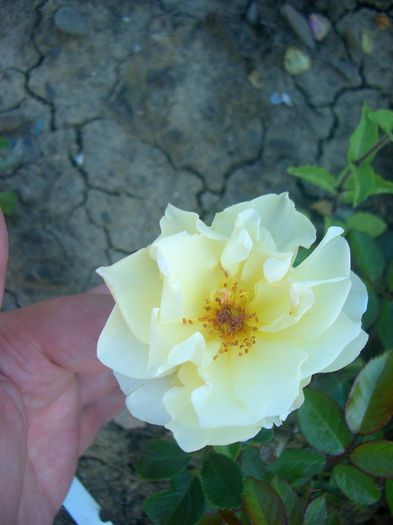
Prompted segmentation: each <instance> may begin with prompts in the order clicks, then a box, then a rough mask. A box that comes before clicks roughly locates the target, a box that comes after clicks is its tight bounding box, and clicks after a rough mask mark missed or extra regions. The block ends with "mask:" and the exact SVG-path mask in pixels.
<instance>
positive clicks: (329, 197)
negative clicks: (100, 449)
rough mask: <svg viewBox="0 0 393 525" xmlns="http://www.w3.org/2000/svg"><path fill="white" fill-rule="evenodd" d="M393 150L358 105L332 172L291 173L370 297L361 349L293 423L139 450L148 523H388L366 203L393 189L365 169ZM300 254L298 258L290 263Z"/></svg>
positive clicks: (383, 264) (383, 240) (388, 314)
mask: <svg viewBox="0 0 393 525" xmlns="http://www.w3.org/2000/svg"><path fill="white" fill-rule="evenodd" d="M391 141H393V112H392V111H390V110H387V109H379V110H377V111H372V110H371V109H370V108H369V107H368V106H367V105H365V106H364V107H363V110H362V115H361V119H360V122H359V125H358V126H357V127H356V129H355V130H354V132H353V134H352V135H351V137H350V139H349V145H348V152H347V156H346V164H345V165H344V163H345V159H343V169H342V170H341V171H340V173H338V174H335V173H331V172H329V171H328V170H326V169H325V168H323V167H320V166H310V165H307V166H300V167H296V168H295V167H292V168H290V169H289V173H290V174H291V175H293V176H295V177H297V178H298V179H300V180H301V181H303V182H306V183H308V184H312V185H314V186H316V187H318V188H319V189H322V190H324V191H325V192H326V197H324V199H323V200H322V201H321V200H319V201H318V202H317V203H314V204H313V205H312V206H311V212H312V213H314V212H317V213H318V214H319V219H320V220H321V217H322V218H323V221H324V225H325V227H326V228H327V227H330V226H331V225H341V226H342V227H343V228H344V230H345V235H346V236H347V238H348V241H349V244H350V247H351V256H352V266H353V268H354V270H355V271H356V272H357V273H358V274H359V276H360V277H361V279H362V280H363V281H364V282H365V284H366V286H367V290H368V295H369V301H368V307H367V312H366V313H365V315H364V317H363V327H364V328H367V330H368V332H369V333H370V339H369V343H368V346H367V348H366V349H365V350H364V351H363V352H362V354H361V356H360V357H359V358H357V359H356V360H355V361H354V362H353V363H352V364H351V365H349V366H347V367H345V368H344V369H342V370H339V371H337V372H334V373H330V374H318V375H317V376H316V377H314V378H313V383H312V387H307V388H306V389H305V391H304V396H305V400H304V403H303V405H302V406H301V407H300V408H299V410H298V412H297V417H296V416H290V417H289V418H288V420H287V421H286V422H285V423H284V425H283V427H282V428H280V429H277V430H267V429H262V430H261V431H260V432H259V433H258V434H257V435H256V436H255V437H254V438H252V439H250V440H249V441H248V442H246V443H234V444H232V445H225V446H215V447H211V448H210V449H208V450H206V451H201V452H197V453H195V454H193V455H191V454H186V453H184V452H183V451H182V450H180V449H179V447H178V446H177V445H176V444H175V443H172V442H169V441H164V440H156V441H153V442H151V443H148V444H147V445H146V447H145V448H144V450H143V452H142V457H141V459H140V461H139V463H138V466H137V473H138V474H139V475H140V476H142V477H144V478H145V479H151V480H155V479H157V480H163V479H164V480H165V479H168V481H167V483H168V488H167V489H166V490H164V491H162V492H159V493H158V494H156V495H154V496H151V497H150V498H148V499H147V500H146V502H145V505H144V508H145V512H146V513H147V515H148V517H149V518H150V520H151V521H152V522H153V523H157V524H160V525H175V524H176V525H182V524H184V525H194V524H197V525H226V524H229V525H281V524H288V525H324V524H325V525H341V524H342V523H344V522H345V523H346V522H347V521H348V508H352V509H356V510H357V511H360V510H359V509H361V508H362V507H364V506H368V508H367V509H366V512H367V516H368V517H367V519H369V521H370V523H371V522H372V523H374V522H375V523H376V522H377V520H378V519H379V518H381V523H382V522H383V523H385V522H386V523H388V522H389V520H391V517H393V442H392V436H393V435H392V431H393V426H392V416H393V350H392V349H393V233H391V232H389V231H388V228H387V223H388V222H389V217H388V216H387V214H385V216H379V215H378V214H377V212H376V211H375V210H378V209H381V210H384V208H383V207H380V208H378V206H377V201H376V199H374V200H373V202H372V204H371V205H370V206H368V205H367V199H368V198H369V197H371V196H376V195H380V194H384V193H386V194H389V193H390V194H393V182H392V181H390V180H385V179H384V178H383V177H381V176H380V175H378V174H377V173H376V172H375V169H374V165H373V163H374V160H375V158H376V156H377V155H378V153H379V151H380V150H381V149H382V148H383V147H384V146H385V145H386V144H388V143H389V142H391ZM1 144H2V143H1V140H0V147H1ZM3 147H6V146H3ZM347 204H348V205H352V207H350V206H348V205H347ZM357 206H360V208H359V210H356V211H355V210H353V208H356V207H357ZM370 210H373V213H371V211H370ZM309 252H310V250H306V249H301V250H299V253H298V256H297V258H296V262H295V266H297V265H298V264H300V262H301V261H302V260H304V259H305V258H306V257H307V256H308V254H309ZM381 352H384V353H381ZM161 483H162V482H161ZM382 489H383V494H382ZM205 507H206V512H205ZM390 516H391V517H390Z"/></svg>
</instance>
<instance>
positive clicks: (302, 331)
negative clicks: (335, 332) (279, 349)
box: [280, 279, 351, 341]
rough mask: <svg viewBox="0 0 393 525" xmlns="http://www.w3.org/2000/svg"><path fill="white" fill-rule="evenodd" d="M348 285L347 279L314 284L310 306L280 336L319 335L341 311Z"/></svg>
mask: <svg viewBox="0 0 393 525" xmlns="http://www.w3.org/2000/svg"><path fill="white" fill-rule="evenodd" d="M350 287H351V282H350V280H349V279H345V280H343V281H338V282H331V283H327V284H321V285H319V286H314V287H313V288H312V291H313V294H314V303H313V306H312V308H310V309H309V310H308V311H307V312H305V313H304V315H303V316H302V317H301V318H300V320H299V321H298V322H297V323H296V324H293V325H292V326H290V327H288V328H286V329H284V330H283V331H282V332H280V336H283V337H287V338H289V339H292V340H297V341H301V340H303V341H312V340H314V339H315V338H317V337H319V336H320V335H321V334H323V332H324V331H325V330H327V329H328V328H329V327H330V326H331V325H332V324H333V323H334V321H335V320H336V319H337V317H338V316H339V314H340V313H341V311H342V308H343V305H344V303H345V301H346V298H347V296H348V292H349V289H350Z"/></svg>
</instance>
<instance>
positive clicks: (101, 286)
mask: <svg viewBox="0 0 393 525" xmlns="http://www.w3.org/2000/svg"><path fill="white" fill-rule="evenodd" d="M86 293H102V294H105V295H111V292H110V291H109V288H108V287H107V285H106V284H99V285H98V286H94V288H90V290H87V292H86Z"/></svg>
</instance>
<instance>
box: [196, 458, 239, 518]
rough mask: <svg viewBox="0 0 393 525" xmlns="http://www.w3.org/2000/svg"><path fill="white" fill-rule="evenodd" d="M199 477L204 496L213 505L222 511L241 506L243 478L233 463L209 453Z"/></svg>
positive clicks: (230, 460)
mask: <svg viewBox="0 0 393 525" xmlns="http://www.w3.org/2000/svg"><path fill="white" fill-rule="evenodd" d="M201 475H202V485H203V489H204V491H205V494H206V496H207V497H208V498H209V500H210V501H211V502H212V503H213V504H214V505H216V506H217V507H220V508H223V509H232V508H236V507H240V506H241V504H242V501H241V495H242V492H243V478H242V473H241V471H240V467H239V465H238V464H237V463H235V461H233V460H232V459H230V458H228V457H227V456H224V455H223V454H218V453H217V452H214V451H211V452H210V453H209V454H208V455H207V457H206V459H205V461H204V462H203V466H202V470H201Z"/></svg>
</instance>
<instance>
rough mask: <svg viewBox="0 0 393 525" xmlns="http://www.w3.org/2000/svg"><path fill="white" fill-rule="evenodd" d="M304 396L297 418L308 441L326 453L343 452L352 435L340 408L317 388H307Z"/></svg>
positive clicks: (336, 453)
mask: <svg viewBox="0 0 393 525" xmlns="http://www.w3.org/2000/svg"><path fill="white" fill-rule="evenodd" d="M304 396H305V401H304V403H303V405H302V406H301V408H300V409H299V411H298V420H299V426H300V429H301V431H302V432H303V435H304V437H305V438H306V440H307V441H308V443H309V444H310V445H311V446H313V447H314V448H316V449H317V450H320V451H321V452H325V453H326V454H331V455H334V456H335V455H339V454H343V453H344V452H345V449H346V448H347V447H348V446H349V444H350V442H351V440H352V435H351V433H350V431H349V430H348V427H347V425H346V424H345V420H344V416H343V414H342V412H341V410H340V408H339V407H338V406H337V405H336V403H335V402H334V401H332V400H331V399H330V398H329V397H327V396H326V395H325V394H323V393H322V392H318V390H313V389H311V388H308V389H307V390H306V391H305V393H304Z"/></svg>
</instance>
